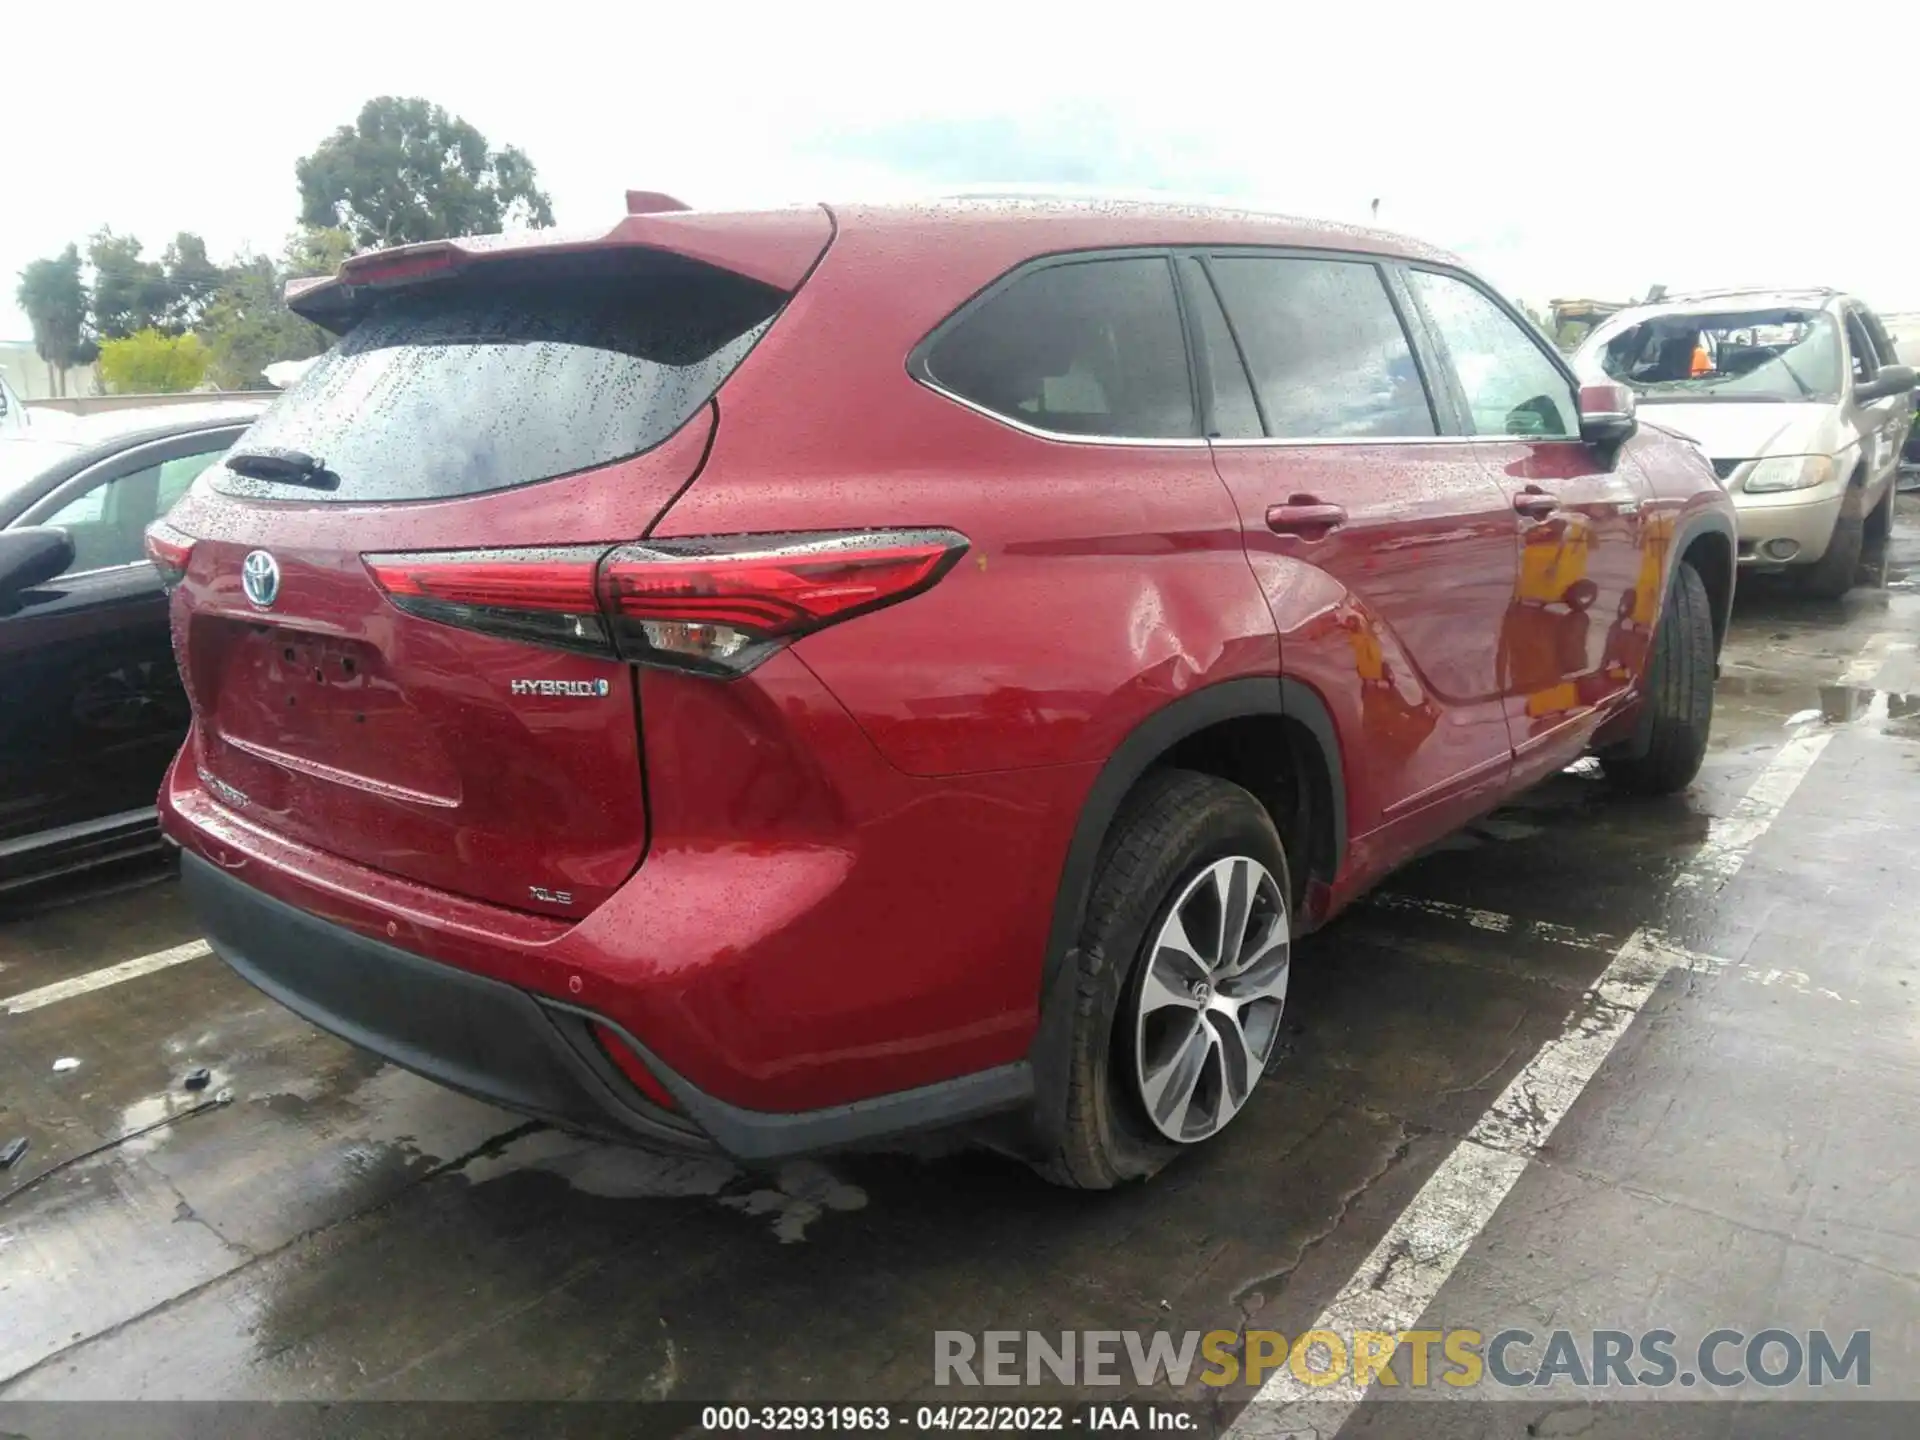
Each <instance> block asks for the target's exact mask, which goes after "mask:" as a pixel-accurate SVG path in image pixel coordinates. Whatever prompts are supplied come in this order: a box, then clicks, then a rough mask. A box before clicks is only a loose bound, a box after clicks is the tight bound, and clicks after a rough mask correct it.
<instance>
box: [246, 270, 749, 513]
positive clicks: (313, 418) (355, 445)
mask: <svg viewBox="0 0 1920 1440" xmlns="http://www.w3.org/2000/svg"><path fill="white" fill-rule="evenodd" d="M495 273H496V275H497V274H498V272H495ZM482 274H483V277H484V279H480V278H469V279H463V280H460V281H453V282H441V283H440V284H437V285H428V286H424V287H422V288H420V289H419V290H416V291H412V292H409V293H405V294H401V295H396V296H395V297H393V298H391V299H388V300H385V301H383V302H381V303H379V304H378V305H376V306H375V307H374V308H373V309H372V310H370V311H369V312H368V313H367V315H366V316H365V318H363V319H362V320H361V321H360V322H359V323H358V324H357V325H356V326H355V327H354V328H353V330H352V331H350V332H349V333H348V334H347V335H346V336H345V337H344V338H343V339H342V340H341V341H340V342H339V343H338V344H337V345H335V346H334V347H333V349H332V350H330V351H329V352H328V353H327V354H326V355H324V356H322V357H321V358H320V360H319V361H318V362H317V363H316V364H315V365H314V366H313V368H312V369H311V370H309V371H308V372H307V373H306V374H305V375H303V376H302V377H301V378H300V379H299V381H298V382H297V383H296V384H295V385H294V386H293V387H292V388H291V389H289V390H288V391H287V392H286V394H285V395H283V396H282V397H281V398H280V400H279V402H278V403H277V404H276V405H274V407H273V408H272V409H271V410H269V411H268V412H267V413H266V414H265V415H264V416H262V417H261V419H260V420H259V421H258V423H256V424H255V425H254V426H253V428H252V429H250V430H249V431H247V433H246V434H245V435H243V436H242V437H241V438H240V440H239V442H238V443H237V444H236V445H235V446H234V452H233V453H234V454H235V455H240V454H243V453H245V452H247V451H250V450H255V449H266V448H274V449H279V450H293V451H300V452H302V453H304V454H306V455H308V456H311V457H312V458H313V459H314V460H315V461H317V462H319V463H320V464H321V465H323V466H324V467H325V468H326V470H327V471H329V472H331V474H332V475H334V476H337V477H338V484H337V485H336V486H334V487H333V488H331V489H316V488H313V487H310V486H297V485H289V484H285V483H281V482H270V481H263V480H257V479H253V478H250V477H247V476H244V475H238V474H235V473H234V472H233V471H231V470H229V469H227V468H226V467H225V466H220V467H218V468H216V469H215V470H214V471H213V472H212V475H211V476H210V480H211V483H212V484H213V485H214V487H215V488H216V489H218V490H222V491H224V492H226V493H228V494H231V495H247V496H258V497H263V498H272V499H296V498H297V499H300V500H303V501H307V502H313V501H324V500H341V501H368V500H432V499H439V498H443V497H445V496H450V495H474V494H479V493H481V492H483V491H487V490H500V489H504V488H506V487H508V486H511V485H524V484H527V483H529V482H531V481H535V480H546V479H551V478H552V477H554V476H556V475H566V474H571V473H572V472H574V471H577V470H586V469H590V468H592V467H593V466H596V465H605V464H607V463H609V462H611V461H614V460H619V459H622V458H624V457H626V456H630V455H636V454H638V453H639V452H641V451H643V450H648V449H651V448H652V447H653V446H655V445H658V444H659V443H660V442H661V441H662V440H665V439H666V438H667V437H668V436H669V435H671V434H673V432H674V431H676V430H678V429H679V428H680V427H681V426H682V425H683V424H685V423H686V421H687V419H688V418H689V417H690V416H691V415H692V414H693V413H694V411H696V410H698V409H699V408H700V406H701V405H702V404H703V403H704V402H705V401H706V400H707V399H708V398H709V397H710V396H711V395H712V394H713V393H714V391H716V390H717V389H719V387H720V384H721V382H722V381H724V380H725V379H726V377H727V375H728V373H729V372H731V371H732V369H733V368H734V366H736V365H738V364H739V363H740V361H741V360H742V359H743V358H744V357H745V355H746V353H747V351H748V350H749V349H751V348H752V347H753V343H754V341H756V340H757V339H759V337H760V335H761V334H762V333H763V332H764V331H765V330H766V328H767V326H768V325H769V324H770V323H771V322H772V318H773V314H774V312H775V310H776V309H777V308H778V307H779V305H780V303H781V301H782V300H783V299H784V298H785V297H784V296H783V295H782V294H781V293H780V292H779V291H777V290H774V289H771V288H769V287H768V286H765V285H762V284H760V283H759V282H757V281H753V280H748V279H744V278H742V277H740V276H737V275H731V274H727V273H725V272H722V271H717V270H712V269H709V268H707V267H704V266H699V267H694V266H687V265H677V266H674V267H673V272H672V273H670V274H660V273H652V274H645V275H635V274H632V273H624V274H622V273H608V272H606V271H605V270H604V269H601V270H599V273H591V274H583V273H577V272H576V273H569V274H563V275H554V274H551V273H548V274H544V275H538V274H536V275H525V274H522V275H520V276H517V277H515V278H511V279H502V278H493V277H491V276H486V272H482Z"/></svg>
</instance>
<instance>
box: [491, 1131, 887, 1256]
mask: <svg viewBox="0 0 1920 1440" xmlns="http://www.w3.org/2000/svg"><path fill="white" fill-rule="evenodd" d="M523 1170H538V1171H544V1172H546V1173H547V1174H549V1175H557V1176H559V1177H560V1178H561V1179H562V1180H564V1181H566V1182H567V1184H568V1185H569V1186H570V1187H571V1188H572V1189H574V1190H577V1191H579V1192H580V1193H581V1194H583V1195H593V1196H598V1197H600V1198H601V1199H608V1200H685V1199H696V1198H711V1199H714V1200H716V1201H718V1203H720V1204H721V1205H724V1206H726V1207H727V1208H728V1209H729V1210H738V1211H739V1212H740V1213H742V1214H744V1215H762V1216H766V1217H767V1218H768V1219H769V1220H770V1221H771V1223H772V1226H773V1233H774V1235H775V1236H776V1237H778V1239H779V1240H780V1243H781V1244H783V1245H791V1244H794V1243H796V1242H798V1241H801V1240H805V1239H806V1238H807V1227H808V1226H810V1225H812V1224H813V1223H814V1222H815V1221H816V1220H818V1219H819V1218H820V1217H821V1216H822V1215H824V1214H826V1213H827V1212H828V1211H830V1210H832V1211H848V1210H861V1209H865V1208H866V1204H867V1192H866V1191H864V1190H862V1189H861V1188H860V1187H859V1186H858V1185H854V1184H851V1183H849V1182H848V1181H846V1180H843V1179H841V1178H840V1177H839V1176H838V1175H836V1174H835V1173H834V1172H833V1171H832V1170H830V1169H829V1168H828V1167H827V1166H826V1165H824V1164H822V1163H821V1162H819V1161H817V1160H793V1161H789V1162H788V1163H786V1164H784V1165H782V1166H780V1167H779V1169H778V1170H776V1171H775V1172H773V1174H771V1175H759V1176H753V1177H749V1176H747V1175H746V1174H745V1173H744V1172H742V1171H741V1170H740V1169H739V1168H738V1167H736V1166H734V1165H732V1164H730V1163H728V1162H727V1161H725V1160H722V1159H720V1158H718V1157H717V1156H710V1155H666V1154H655V1153H653V1152H650V1151H646V1150H638V1149H629V1148H627V1147H624V1146H620V1145H609V1144H601V1143H599V1142H596V1141H592V1140H585V1139H580V1138H577V1137H575V1136H571V1135H564V1134H562V1133H560V1132H559V1131H557V1130H541V1131H537V1132H535V1133H534V1134H531V1135H527V1136H524V1137H522V1138H521V1139H519V1140H516V1141H514V1142H513V1143H512V1144H510V1145H506V1146H503V1147H502V1148H501V1149H500V1150H499V1151H498V1152H497V1153H495V1154H489V1155H482V1156H477V1157H476V1158H475V1159H473V1160H471V1161H469V1162H468V1163H467V1164H466V1165H465V1166H463V1167H462V1169H461V1172H460V1173H461V1174H463V1175H465V1176H466V1178H467V1179H468V1180H469V1181H470V1182H471V1183H473V1184H475V1185H484V1184H485V1183H487V1182H488V1181H490V1180H495V1179H498V1178H500V1177H501V1176H503V1175H510V1174H513V1173H515V1172H517V1171H523Z"/></svg>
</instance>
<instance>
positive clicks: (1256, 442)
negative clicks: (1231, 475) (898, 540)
mask: <svg viewBox="0 0 1920 1440" xmlns="http://www.w3.org/2000/svg"><path fill="white" fill-rule="evenodd" d="M912 378H913V381H914V383H915V384H916V385H920V386H922V387H923V388H925V389H928V390H931V391H932V392H933V393H934V394H936V395H939V396H941V397H942V398H944V399H947V400H951V401H952V402H953V403H954V404H956V405H959V406H962V407H964V408H965V409H968V410H971V411H973V413H974V414H976V415H984V416H985V417H986V418H987V419H989V420H992V421H995V422H996V423H998V424H1001V425H1004V426H1006V427H1007V429H1009V430H1017V431H1019V432H1020V433H1021V434H1023V435H1031V436H1033V437H1034V439H1036V440H1051V441H1055V442H1057V443H1059V444H1063V445H1120V446H1127V447H1131V448H1134V449H1140V448H1148V449H1165V450H1195V449H1203V448H1209V447H1211V448H1218V449H1221V450H1251V449H1272V448H1274V447H1288V448H1291V447H1295V446H1302V447H1304V446H1322V445H1471V444H1473V443H1474V442H1475V441H1479V442H1482V443H1485V442H1488V441H1493V442H1498V441H1503V440H1504V441H1522V442H1524V443H1526V444H1529V445H1549V444H1551V445H1578V444H1581V443H1583V442H1582V441H1581V439H1580V437H1579V436H1578V435H1299V436H1274V435H1261V436H1250V437H1247V438H1245V439H1237V440H1226V439H1219V440H1209V439H1207V438H1205V437H1204V436H1191V435H1185V436H1167V437H1165V438H1163V439H1154V438H1153V437H1152V436H1147V435H1073V434H1068V433H1067V432H1065V431H1060V430H1047V429H1043V428H1042V427H1041V426H1038V425H1029V424H1027V423H1026V422H1025V421H1024V420H1015V419H1014V418H1013V417H1012V416H1010V415H1003V414H1001V413H1000V412H999V411H998V410H990V409H988V408H987V407H986V406H985V405H981V404H979V403H977V402H976V401H973V400H969V399H967V397H966V396H964V395H956V394H954V393H953V391H951V390H948V389H945V388H944V387H942V386H940V385H937V384H935V383H934V382H933V381H932V380H928V379H926V378H924V377H922V376H919V375H915V376H913V377H912Z"/></svg>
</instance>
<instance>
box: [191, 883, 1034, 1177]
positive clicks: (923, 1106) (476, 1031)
mask: <svg viewBox="0 0 1920 1440" xmlns="http://www.w3.org/2000/svg"><path fill="white" fill-rule="evenodd" d="M181 878H182V883H183V885H184V887H185V890H186V893H187V898H188V901H189V903H190V904H191V905H192V907H193V909H194V912H195V914H196V915H197V916H198V917H199V919H200V922H201V924H202V925H203V926H204V927H205V930H206V934H207V939H208V942H209V943H210V944H211V945H212V946H213V949H214V952H215V953H216V954H217V955H219V956H220V958H221V959H223V960H224V961H226V962H227V964H228V965H230V966H232V967H233V969H234V970H235V971H237V972H238V973H239V974H240V975H241V976H242V977H243V978H244V979H246V980H247V981H249V982H250V983H251V984H253V985H255V986H257V987H258V988H259V989H260V990H262V991H264V992H265V993H266V994H268V995H269V996H271V997H272V998H273V999H275V1000H278V1001H279V1002H280V1003H281V1004H283V1005H285V1006H286V1007H287V1008H288V1009H290V1010H292V1011H294V1012H295V1013H296V1014H299V1015H300V1016H302V1017H303V1018H305V1019H307V1020H309V1021H311V1022H312V1023H314V1024H315V1025H318V1026H319V1027H320V1028H321V1029H323V1030H327V1031H330V1032H332V1033H333V1034H335V1035H338V1036H340V1037H341V1038H342V1039H344V1040H347V1041H350V1042H351V1043H353V1044H355V1045H358V1046H360V1047H361V1048H363V1049H366V1050H370V1051H373V1052H374V1053H375V1054H378V1055H381V1056H384V1057H385V1058H387V1059H389V1060H391V1061H393V1062H394V1063H395V1064H397V1065H401V1066H404V1067H405V1068H407V1069H409V1070H412V1071H415V1072H416V1073H418V1074H421V1075H424V1076H426V1077H427V1078H428V1079H430V1080H435V1081H438V1082H439V1083H440V1084H443V1085H446V1086H449V1087H451V1088H453V1089H456V1090H461V1091H464V1092H466V1093H467V1094H470V1095H474V1096H477V1097H478V1098H480V1099H483V1100H488V1101H491V1102H493V1103H495V1104H498V1105H501V1106H504V1107H506V1108H508V1109H511V1110H516V1111H519V1112H521V1113H523V1114H527V1115H532V1116H536V1117H538V1118H540V1119H544V1120H548V1121H551V1122H553V1123H556V1124H560V1125H564V1126H568V1127H570V1128H574V1129H581V1130H586V1131H590V1132H593V1133H597V1134H601V1135H605V1136H609V1137H614V1138H620V1139H627V1140H638V1141H641V1142H643V1143H648V1144H653V1145H658V1146H664V1147H670V1148H674V1149H694V1150H718V1151H720V1152H722V1153H724V1154H727V1155H730V1156H732V1157H734V1158H735V1159H738V1160H743V1161H749V1162H766V1161H771V1160H777V1159H782V1158H785V1157H787V1156H791V1155H798V1154H805V1153H808V1152H812V1151H819V1150H831V1149H839V1148H844V1147H846V1146H851V1145H858V1144H863V1143H869V1142H872V1141H874V1140H877V1139H881V1138H884V1137H886V1136H890V1135H897V1134H902V1133H907V1132H916V1131H924V1130H931V1129H938V1128H942V1127H944V1126H949V1125H954V1124H959V1123H962V1122H964V1121H968V1120H973V1119H977V1118H980V1117H982V1116H985V1115H989V1114H993V1113H996V1112H998V1111H1003V1110H1007V1109H1011V1108H1015V1107H1017V1106H1020V1105H1022V1104H1025V1103H1026V1102H1027V1101H1028V1100H1030V1099H1031V1096H1032V1093H1033V1082H1032V1072H1031V1070H1030V1068H1029V1066H1028V1065H1027V1063H1026V1062H1025V1061H1020V1062H1016V1063H1014V1064H1010V1065H1003V1066H998V1067H995V1068H994V1069H991V1070H984V1071H980V1072H977V1073H975V1074H971V1075H963V1076H960V1077H958V1078H956V1079H953V1080H948V1081H943V1082H941V1083H939V1084H935V1085H927V1086H923V1087H920V1088H918V1089H914V1090H906V1091H899V1092H896V1093H893V1094H889V1095H881V1096H876V1097H875V1098H873V1099H870V1100H861V1101H857V1102H855V1103H853V1104H848V1105H837V1106H832V1107H829V1108H827V1109H821V1110H805V1111H794V1112H779V1113H773V1112H766V1111H754V1110H747V1109H743V1108H741V1107H739V1106H735V1105H730V1104H727V1103H726V1102H724V1101H722V1100H719V1099H716V1098H715V1097H713V1096H711V1095H707V1094H705V1093H703V1092H702V1091H700V1090H699V1089H698V1088H697V1087H695V1086H693V1085H692V1084H690V1083H689V1082H688V1081H687V1080H685V1079H684V1078H683V1077H681V1076H679V1075H677V1074H675V1073H674V1072H673V1071H671V1070H669V1069H668V1068H667V1067H666V1066H665V1065H664V1064H662V1063H661V1061H660V1059H659V1057H658V1056H657V1055H655V1054H653V1053H652V1052H650V1051H649V1050H648V1049H647V1047H646V1046H645V1045H643V1044H641V1043H640V1042H639V1041H638V1040H636V1039H635V1038H634V1037H633V1036H632V1035H631V1034H629V1033H628V1032H627V1031H625V1030H624V1029H621V1027H619V1026H618V1025H617V1024H614V1022H612V1021H611V1020H609V1019H607V1018H606V1017H604V1016H597V1015H592V1014H590V1013H589V1012H587V1011H584V1010H579V1009H575V1008H573V1007H571V1006H567V1005H562V1004H560V1003H558V1002H555V1001H553V1000H551V999H548V998H545V997H541V996H536V995H534V994H532V993H531V992H529V991H526V990H522V989H519V988H518V987H516V986H513V985H508V984H506V983H504V982H502V981H499V980H495V979H491V978H489V977H486V976H482V975H477V974H474V973H472V972H470V971H467V970H462V969H459V968H456V967H454V966H451V965H444V964H441V963H439V962H438V961H434V960H428V959H425V958H423V957H421V956H419V955H415V954H412V953H410V952H408V951H405V950H402V949H399V948H397V947H395V946H392V945H386V944H382V943H381V942H379V941H377V940H374V939H372V938H370V937H368V936H365V935H362V934H359V933H358V932H356V931H354V930H351V929H348V928H347V927H345V926H342V925H336V924H334V923H332V922H330V921H327V920H323V919H321V918H320V917H318V916H316V915H312V914H309V913H308V912H306V911H304V910H300V909H298V908H296V907H294V906H291V905H288V904H285V903H284V902H282V901H280V900H277V899H275V898H273V897H272V896H270V895H266V894H264V893H262V892H261V891H259V890H257V889H255V888H254V887H253V886H251V885H248V884H246V883H245V882H244V881H241V880H238V879H235V878H234V877H232V876H231V875H228V874H227V873H226V872H225V871H223V870H222V869H221V868H220V867H219V866H217V865H214V864H212V863H211V862H209V861H207V860H205V859H203V858H201V857H200V856H199V855H197V854H194V853H193V852H192V851H188V852H186V853H184V854H183V855H182V856H181ZM590 1021H596V1022H598V1023H600V1024H603V1025H607V1026H609V1027H610V1028H612V1029H615V1030H617V1031H619V1033H620V1035H621V1036H622V1038H623V1039H624V1040H626V1042H627V1043H628V1044H630V1045H632V1046H633V1048H634V1050H635V1051H636V1053H638V1054H639V1055H640V1056H641V1057H642V1059H643V1060H644V1061H645V1062H646V1064H647V1068H648V1069H649V1070H650V1071H652V1072H653V1074H654V1075H655V1076H656V1077H657V1078H658V1079H659V1080H660V1082H661V1084H662V1085H663V1086H664V1087H665V1088H666V1089H667V1090H668V1091H669V1092H670V1093H671V1094H672V1095H673V1097H674V1100H675V1101H676V1102H677V1103H678V1104H679V1106H680V1108H681V1110H682V1111H683V1112H684V1115H683V1116H681V1115H674V1114H672V1113H670V1112H668V1111H666V1110H664V1109H662V1108H660V1107H658V1106H655V1105H653V1104H651V1103H650V1102H649V1101H648V1100H647V1099H646V1097H645V1096H644V1095H642V1094H641V1093H640V1092H639V1091H638V1090H637V1089H636V1088H635V1087H634V1086H633V1085H632V1084H631V1083H629V1082H628V1081H627V1080H626V1079H625V1077H624V1076H622V1075H621V1074H620V1073H619V1072H618V1070H616V1069H615V1067H614V1066H613V1064H612V1063H611V1062H610V1061H609V1060H608V1059H607V1057H606V1056H605V1054H604V1053H602V1052H601V1050H600V1048H599V1046H598V1044H597V1043H596V1042H595V1041H594V1039H593V1037H592V1035H591V1033H590V1030H589V1028H588V1026H589V1022H590Z"/></svg>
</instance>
